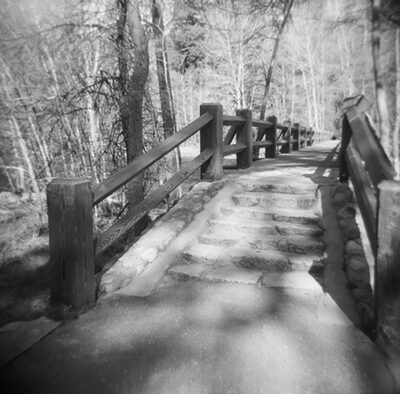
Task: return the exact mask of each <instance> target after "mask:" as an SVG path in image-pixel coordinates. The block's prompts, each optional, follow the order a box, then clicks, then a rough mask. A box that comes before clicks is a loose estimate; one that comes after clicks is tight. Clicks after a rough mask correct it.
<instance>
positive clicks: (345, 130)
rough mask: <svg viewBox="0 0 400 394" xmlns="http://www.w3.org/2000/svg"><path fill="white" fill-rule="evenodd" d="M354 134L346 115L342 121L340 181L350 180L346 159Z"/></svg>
mask: <svg viewBox="0 0 400 394" xmlns="http://www.w3.org/2000/svg"><path fill="white" fill-rule="evenodd" d="M351 136H352V132H351V127H350V123H349V121H348V119H347V116H346V115H345V116H344V117H343V121H342V139H341V142H340V155H339V180H340V182H347V181H348V180H349V175H350V174H349V169H348V167H347V161H346V151H347V147H348V145H349V142H350V138H351Z"/></svg>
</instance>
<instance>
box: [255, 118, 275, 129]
mask: <svg viewBox="0 0 400 394" xmlns="http://www.w3.org/2000/svg"><path fill="white" fill-rule="evenodd" d="M252 124H253V127H271V126H272V123H271V122H269V121H268V120H256V119H254V120H253V122H252Z"/></svg>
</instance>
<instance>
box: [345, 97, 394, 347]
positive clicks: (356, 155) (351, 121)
mask: <svg viewBox="0 0 400 394" xmlns="http://www.w3.org/2000/svg"><path fill="white" fill-rule="evenodd" d="M395 175H396V173H395V170H394V168H393V166H392V164H391V162H390V160H389V159H388V157H387V155H386V153H385V151H384V150H383V148H382V146H381V144H380V142H379V139H378V137H377V136H376V134H375V132H374V130H373V128H372V126H371V124H370V123H369V121H368V118H367V116H366V113H365V101H364V99H363V97H362V96H360V97H356V98H352V99H348V100H346V101H345V104H344V119H343V125H342V142H341V158H340V179H341V181H347V180H348V179H349V177H350V179H351V181H352V183H353V185H354V191H355V195H356V198H357V202H358V204H359V207H360V211H361V214H362V217H363V221H364V223H365V227H366V230H367V233H368V237H369V240H370V244H371V247H372V250H373V252H374V255H375V284H374V298H375V318H376V333H377V339H378V341H380V342H381V343H382V344H383V345H384V346H385V348H387V345H388V344H389V346H390V344H393V343H392V342H393V340H394V339H393V333H395V332H397V335H398V334H400V182H398V181H395V180H394V178H395ZM398 341H399V339H398V338H397V344H398ZM385 343H386V345H385Z"/></svg>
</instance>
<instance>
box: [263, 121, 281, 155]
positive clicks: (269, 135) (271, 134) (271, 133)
mask: <svg viewBox="0 0 400 394" xmlns="http://www.w3.org/2000/svg"><path fill="white" fill-rule="evenodd" d="M267 121H268V122H270V123H272V126H271V127H270V128H269V129H267V131H266V133H265V139H266V140H269V141H271V142H272V145H271V146H269V147H266V148H265V158H272V159H274V158H275V157H277V156H278V147H277V140H278V130H277V128H276V123H277V118H276V116H268V118H267Z"/></svg>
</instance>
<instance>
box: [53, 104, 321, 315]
mask: <svg viewBox="0 0 400 394" xmlns="http://www.w3.org/2000/svg"><path fill="white" fill-rule="evenodd" d="M223 126H230V129H229V131H228V132H227V134H226V135H225V138H223ZM253 128H256V129H257V138H256V140H255V141H253ZM197 132H199V133H200V153H199V155H198V156H197V157H196V158H195V159H193V160H192V161H191V162H189V163H186V164H185V165H184V166H182V168H181V169H180V170H179V171H178V172H177V173H176V174H174V175H173V176H172V177H171V178H170V179H168V180H167V181H166V182H165V183H164V184H163V185H162V186H160V187H159V188H158V189H157V190H155V191H153V192H151V193H150V194H149V195H148V196H146V198H145V199H144V200H143V201H141V202H140V203H139V204H138V205H137V206H135V207H132V208H131V209H130V210H129V212H128V213H127V214H126V215H125V216H124V217H123V218H121V219H120V220H119V221H118V222H116V223H114V224H113V225H112V226H111V227H110V228H109V229H107V230H106V231H104V232H103V233H101V234H100V235H99V236H98V237H97V239H95V240H93V214H92V208H93V207H94V206H96V205H97V204H98V203H99V202H101V201H102V200H104V199H105V198H106V197H108V196H109V195H111V194H112V193H114V192H115V191H116V190H118V189H120V188H121V187H123V186H124V185H126V184H127V183H128V182H129V181H131V180H132V179H133V178H134V177H135V176H137V175H138V174H139V173H141V172H142V171H144V170H146V169H147V168H149V167H150V166H151V165H152V164H154V163H156V162H157V161H158V160H160V159H161V158H162V157H164V156H165V155H167V154H168V153H169V152H171V151H172V150H173V149H175V148H176V147H178V146H179V145H180V144H181V143H183V142H184V141H186V140H187V139H188V138H190V137H191V136H193V135H194V134H196V133H197ZM235 136H236V143H235V144H231V142H232V141H233V139H234V138H235ZM313 137H314V132H313V131H312V130H311V129H308V128H306V127H303V126H301V125H300V124H298V123H295V124H293V125H291V124H287V125H283V124H279V123H277V119H276V117H269V118H268V119H267V120H255V119H254V120H253V119H252V112H251V111H250V110H247V109H243V110H239V111H237V112H236V116H227V115H224V114H223V109H222V106H221V105H220V104H202V105H201V106H200V117H199V118H197V119H196V120H194V121H193V122H192V123H190V124H189V125H187V126H186V127H184V128H183V129H181V130H180V131H179V132H178V133H176V134H174V135H173V136H171V137H168V138H167V139H165V140H164V141H163V142H162V143H161V144H160V145H159V146H157V147H156V148H154V149H152V150H150V151H149V152H147V153H145V154H143V155H141V156H140V157H138V158H136V159H135V160H133V161H132V162H130V163H129V164H128V165H127V166H126V167H123V168H121V169H120V170H119V171H118V172H117V173H115V174H113V175H111V176H109V177H108V178H107V179H105V180H104V181H102V182H100V183H99V184H97V185H95V186H94V187H93V188H92V187H91V183H90V180H88V179H77V178H69V179H54V180H52V181H51V182H50V183H49V185H48V187H47V203H48V215H49V233H50V263H51V266H52V281H51V296H52V298H53V299H54V300H56V301H59V302H62V303H64V304H67V305H72V306H73V307H74V308H77V309H79V308H82V307H84V306H86V305H89V304H91V303H93V302H94V301H95V292H96V289H95V287H96V286H95V279H94V278H95V275H94V274H95V263H94V261H95V256H96V255H98V254H99V253H101V252H103V251H104V250H106V249H107V248H108V247H109V246H111V245H112V244H113V242H114V241H116V240H117V239H118V238H119V237H120V236H121V235H123V234H124V233H126V232H127V231H128V230H129V229H130V228H131V227H132V226H133V225H134V224H135V223H136V222H137V221H138V220H140V219H141V218H142V217H143V216H144V215H145V214H146V213H148V212H149V211H150V210H151V209H153V208H155V207H156V206H157V205H158V204H159V203H160V202H161V201H162V200H163V199H164V198H165V197H166V196H167V195H168V194H170V193H171V192H172V191H173V190H174V189H175V188H176V187H178V186H179V185H180V184H181V183H182V182H183V181H184V180H185V179H186V178H188V177H189V176H190V175H191V174H192V173H194V172H195V171H196V170H197V169H199V168H200V175H201V179H204V180H210V181H213V180H218V179H221V178H222V176H223V164H222V163H223V157H224V156H227V155H231V154H236V158H237V167H238V168H247V167H250V166H251V163H252V161H253V160H254V159H257V158H258V154H259V150H260V148H265V156H266V157H270V158H274V157H276V156H277V154H278V153H279V151H281V152H283V153H285V152H286V153H290V152H291V151H292V150H298V149H300V148H301V147H303V146H307V145H308V146H309V145H312V144H313V141H314V138H313Z"/></svg>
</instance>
